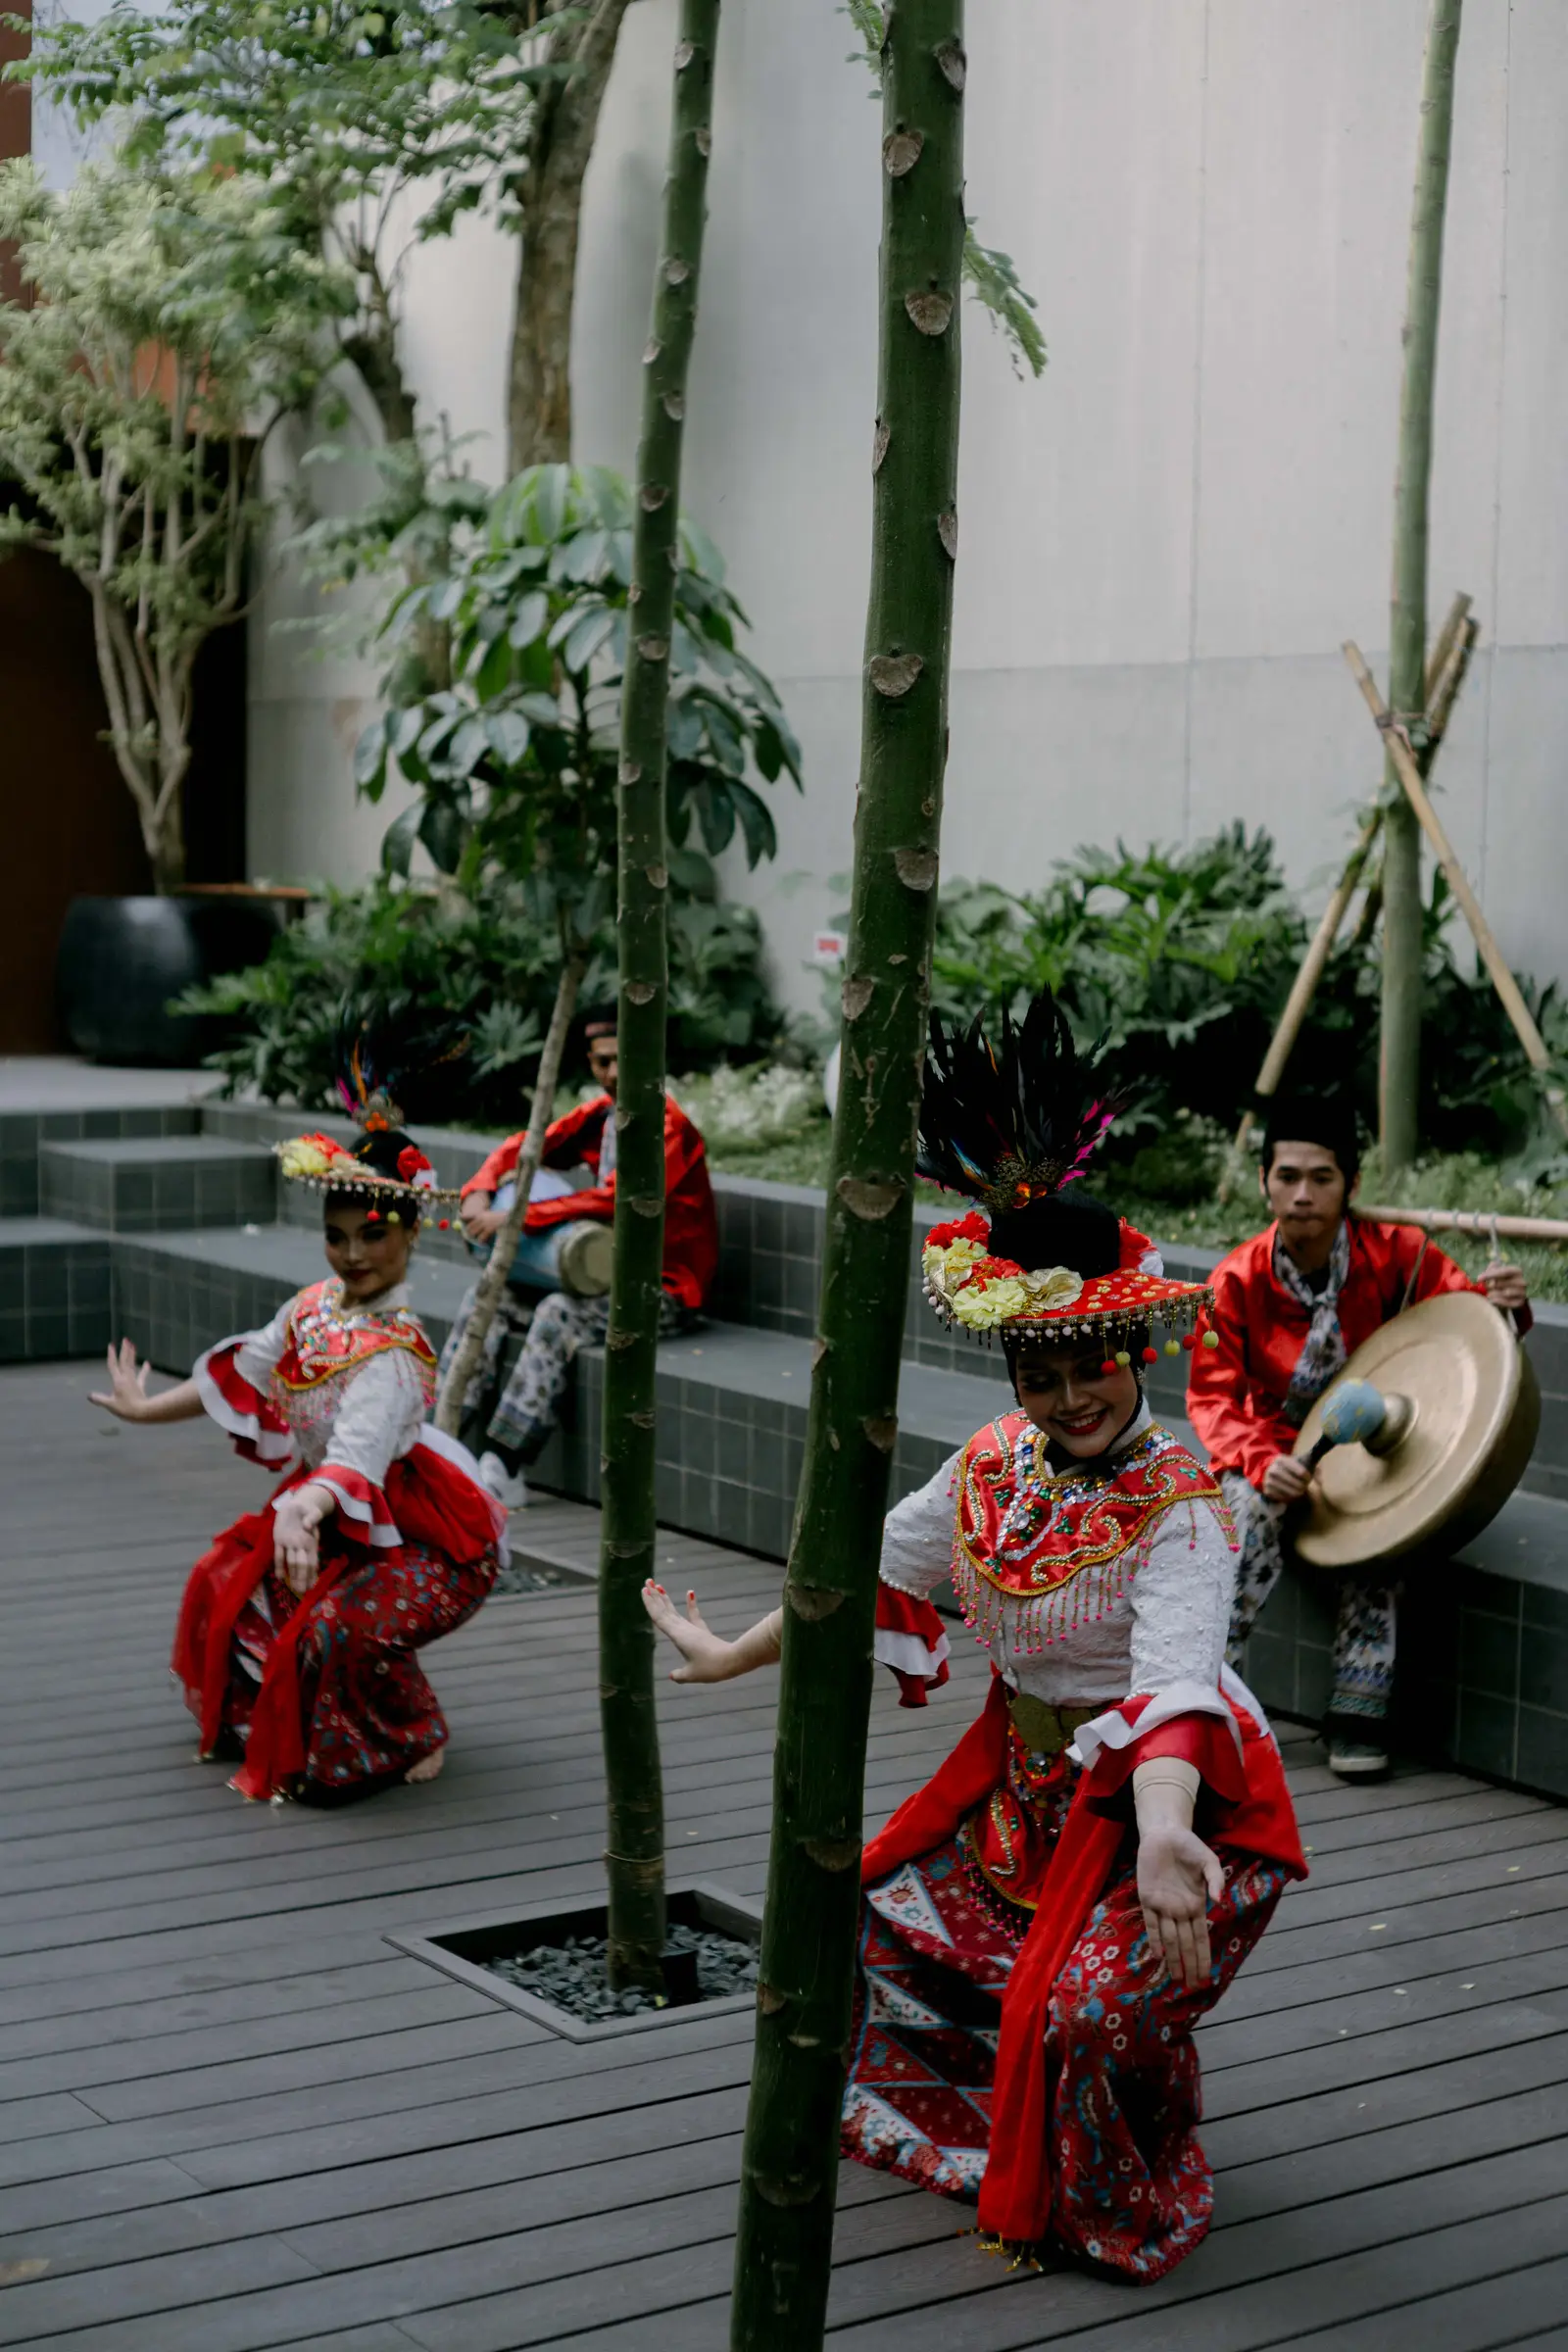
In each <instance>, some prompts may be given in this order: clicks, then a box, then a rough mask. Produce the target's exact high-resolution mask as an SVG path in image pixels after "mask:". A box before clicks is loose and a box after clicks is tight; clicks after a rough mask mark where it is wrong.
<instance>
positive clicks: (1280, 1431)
mask: <svg viewBox="0 0 1568 2352" xmlns="http://www.w3.org/2000/svg"><path fill="white" fill-rule="evenodd" d="M1349 1226H1350V1264H1349V1270H1348V1273H1347V1275H1346V1277H1345V1282H1344V1285H1343V1286H1342V1288H1341V1291H1340V1328H1341V1330H1342V1331H1343V1332H1344V1334H1345V1351H1346V1353H1347V1354H1348V1355H1353V1354H1354V1353H1355V1350H1356V1349H1357V1348H1359V1347H1360V1346H1361V1344H1362V1342H1363V1341H1364V1340H1369V1339H1370V1338H1371V1337H1372V1334H1373V1333H1374V1332H1375V1331H1376V1330H1378V1329H1379V1328H1380V1326H1381V1325H1383V1324H1385V1323H1387V1322H1388V1321H1389V1320H1390V1318H1391V1316H1394V1315H1397V1313H1398V1311H1399V1308H1400V1305H1401V1303H1402V1302H1403V1299H1404V1293H1405V1288H1406V1285H1407V1284H1408V1283H1409V1281H1410V1276H1411V1274H1412V1272H1415V1286H1414V1289H1413V1291H1412V1293H1411V1304H1412V1305H1413V1304H1414V1303H1415V1301H1416V1300H1417V1299H1435V1298H1436V1297H1437V1296H1438V1294H1439V1292H1440V1291H1478V1290H1479V1289H1480V1288H1481V1286H1480V1284H1479V1283H1475V1282H1472V1281H1471V1280H1470V1277H1469V1275H1468V1274H1466V1273H1464V1272H1463V1271H1462V1270H1461V1268H1460V1267H1458V1266H1456V1265H1455V1264H1454V1262H1453V1260H1452V1258H1451V1257H1446V1256H1445V1255H1444V1253H1443V1251H1442V1250H1439V1249H1437V1248H1435V1247H1434V1246H1433V1244H1432V1243H1431V1242H1428V1243H1427V1248H1426V1251H1425V1254H1424V1255H1423V1254H1422V1249H1421V1245H1422V1242H1423V1241H1424V1240H1426V1236H1425V1235H1424V1234H1422V1233H1421V1232H1420V1231H1418V1229H1417V1228H1416V1227H1415V1226H1413V1225H1375V1224H1372V1223H1371V1222H1369V1220H1368V1219H1366V1218H1364V1217H1356V1216H1352V1217H1351V1218H1350V1220H1349ZM1278 1231H1279V1228H1278V1226H1277V1225H1270V1226H1269V1227H1268V1228H1267V1229H1266V1231H1264V1232H1262V1233H1257V1234H1254V1235H1253V1236H1252V1239H1251V1240H1250V1242H1243V1244H1242V1246H1241V1248H1240V1249H1239V1250H1232V1251H1231V1253H1230V1255H1229V1257H1225V1258H1221V1260H1220V1262H1219V1264H1218V1265H1217V1266H1216V1267H1215V1268H1214V1271H1213V1273H1212V1274H1211V1275H1210V1276H1209V1281H1210V1283H1211V1285H1212V1286H1213V1291H1214V1308H1213V1312H1212V1314H1204V1315H1203V1316H1202V1317H1201V1319H1200V1322H1199V1331H1200V1334H1201V1333H1203V1332H1205V1331H1212V1332H1213V1334H1214V1336H1215V1338H1216V1339H1217V1340H1218V1341H1219V1346H1218V1347H1217V1348H1204V1347H1203V1346H1201V1345H1200V1346H1199V1347H1197V1348H1194V1350H1193V1356H1192V1370H1191V1372H1190V1374H1189V1376H1188V1388H1187V1412H1188V1417H1189V1419H1190V1420H1191V1422H1192V1424H1193V1427H1194V1428H1195V1429H1196V1430H1197V1432H1198V1434H1199V1436H1200V1437H1201V1439H1202V1441H1203V1444H1204V1446H1206V1447H1207V1449H1208V1466H1209V1468H1210V1469H1211V1470H1214V1471H1220V1470H1240V1471H1241V1473H1242V1475H1243V1477H1244V1478H1246V1479H1247V1480H1248V1481H1249V1482H1250V1484H1251V1485H1252V1486H1254V1487H1261V1486H1262V1484H1263V1473H1264V1471H1265V1470H1266V1469H1267V1468H1268V1466H1269V1463H1270V1462H1271V1461H1273V1459H1274V1457H1275V1455H1276V1454H1281V1453H1289V1452H1290V1450H1291V1448H1292V1446H1294V1445H1295V1443H1296V1431H1295V1429H1294V1428H1293V1427H1292V1425H1291V1423H1290V1422H1289V1421H1287V1419H1286V1418H1285V1395H1286V1391H1287V1390H1288V1389H1289V1387H1290V1385H1291V1375H1292V1373H1293V1372H1294V1371H1295V1370H1296V1366H1297V1361H1298V1359H1299V1355H1300V1352H1301V1348H1302V1347H1303V1345H1304V1344H1305V1340H1306V1335H1307V1331H1308V1329H1309V1327H1310V1326H1309V1318H1308V1315H1307V1311H1306V1308H1305V1307H1304V1306H1303V1305H1302V1304H1301V1302H1300V1300H1299V1299H1297V1298H1296V1297H1295V1296H1294V1295H1293V1294H1292V1293H1291V1292H1290V1291H1288V1290H1287V1289H1286V1288H1285V1285H1284V1284H1283V1283H1282V1282H1281V1281H1280V1279H1279V1277H1278V1276H1277V1275H1276V1273H1275V1271H1274V1237H1275V1235H1276V1233H1277V1232H1278ZM1418 1258H1419V1259H1420V1266H1419V1270H1417V1268H1416V1261H1417V1259H1418ZM1520 1328H1521V1329H1528V1310H1526V1313H1525V1314H1522V1315H1521V1317H1520Z"/></svg>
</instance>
